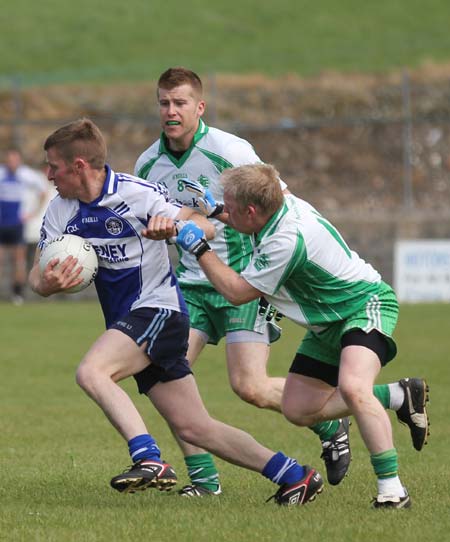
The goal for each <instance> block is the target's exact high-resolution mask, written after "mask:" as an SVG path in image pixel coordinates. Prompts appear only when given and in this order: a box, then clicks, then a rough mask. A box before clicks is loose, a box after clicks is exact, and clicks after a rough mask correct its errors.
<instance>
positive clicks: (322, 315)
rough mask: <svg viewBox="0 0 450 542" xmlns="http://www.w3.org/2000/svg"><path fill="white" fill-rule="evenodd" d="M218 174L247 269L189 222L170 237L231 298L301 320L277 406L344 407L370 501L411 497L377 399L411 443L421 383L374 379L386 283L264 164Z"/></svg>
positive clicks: (381, 503)
mask: <svg viewBox="0 0 450 542" xmlns="http://www.w3.org/2000/svg"><path fill="white" fill-rule="evenodd" d="M221 181H222V183H223V185H224V203H225V213H228V219H227V221H228V224H230V225H231V226H233V227H234V228H235V229H236V230H237V231H240V232H242V233H246V234H253V235H254V240H255V249H254V253H253V256H252V260H251V262H250V263H249V264H248V266H247V268H246V269H245V270H244V271H242V273H240V274H237V273H235V272H234V271H233V270H232V269H231V268H230V267H227V266H226V265H225V264H224V263H223V262H222V261H221V260H220V259H219V258H218V257H217V255H216V254H215V253H214V252H212V251H211V250H210V247H209V245H208V243H207V242H206V240H205V239H204V236H203V234H202V231H201V230H199V228H198V227H197V226H195V224H193V223H187V224H186V225H185V226H184V227H181V231H180V232H179V234H178V237H177V242H178V243H179V244H180V245H181V246H182V247H183V248H184V249H185V250H189V251H190V252H191V253H192V254H193V255H194V256H195V257H196V258H197V260H198V261H199V263H200V265H201V267H202V269H203V270H204V271H205V273H206V275H207V277H208V278H209V280H210V281H211V283H212V284H213V285H214V286H215V287H216V289H217V291H219V292H221V293H222V294H223V295H224V297H226V298H227V299H228V300H229V301H230V302H232V303H233V304H235V305H241V304H244V303H248V302H249V301H251V300H253V299H257V298H259V297H260V296H261V295H264V296H265V297H266V298H267V300H268V301H269V302H270V303H272V304H273V305H274V306H275V307H276V308H277V309H278V310H280V311H281V312H282V313H283V314H284V315H285V316H286V317H288V318H290V319H291V320H293V321H294V322H296V323H297V324H300V325H302V326H305V327H307V329H308V331H307V333H306V335H305V337H304V339H303V340H302V342H301V344H300V347H299V349H298V351H297V354H296V356H295V358H294V361H293V363H292V366H291V368H290V371H289V375H288V378H287V380H286V386H285V388H284V393H283V399H282V410H283V414H284V415H285V416H286V418H287V419H288V420H289V421H291V422H292V423H294V424H296V425H300V426H305V425H311V424H313V423H316V422H317V421H320V420H328V419H336V418H339V417H343V416H348V415H349V414H353V416H354V417H355V419H356V422H357V424H358V427H359V430H360V433H361V436H362V438H363V440H364V442H365V444H366V446H367V448H368V450H369V452H370V458H371V462H372V465H373V468H374V471H375V474H376V476H377V480H378V495H377V498H376V499H375V500H374V507H376V508H405V507H408V506H410V497H409V495H408V493H407V491H406V489H405V488H404V486H403V485H402V483H401V482H400V479H399V477H398V460H397V451H396V449H395V448H394V444H393V439H392V427H391V423H390V420H389V417H388V415H387V413H386V411H385V408H392V409H393V410H395V411H396V412H397V417H398V419H399V420H400V421H401V422H403V423H406V424H407V425H408V426H409V428H410V432H411V436H412V440H413V445H414V447H415V448H416V449H417V450H420V449H421V448H422V446H423V444H425V443H426V439H427V435H428V417H427V412H426V408H425V407H426V401H427V400H428V396H427V391H428V387H427V385H426V382H425V381H424V380H423V379H420V378H412V379H402V380H401V381H399V382H396V383H392V384H389V385H387V384H386V385H378V386H374V382H375V379H376V377H377V376H378V373H379V371H380V369H381V367H382V366H383V365H385V364H386V363H388V362H389V361H390V360H392V359H393V358H394V356H395V354H396V345H395V342H394V340H393V338H392V333H393V331H394V328H395V326H396V322H397V316H398V303H397V299H396V296H395V293H394V291H393V290H392V288H391V287H390V286H389V285H388V284H386V283H385V282H383V281H382V279H381V277H380V274H379V273H378V272H377V271H376V270H375V269H374V268H373V267H372V266H371V265H370V264H368V263H366V262H365V261H364V260H362V259H361V258H360V257H359V256H358V254H356V252H354V251H352V250H351V249H350V248H349V247H348V246H347V244H346V243H345V241H344V239H343V238H342V237H341V235H340V234H339V232H338V231H337V230H336V228H335V227H334V226H333V225H332V224H331V223H330V222H328V221H327V220H326V219H325V218H324V217H322V216H321V215H320V214H319V213H318V212H317V211H316V210H315V209H314V208H313V207H311V206H310V205H309V204H308V203H306V202H304V201H302V200H300V199H299V198H296V197H295V196H293V195H289V196H284V195H283V193H282V190H281V188H280V186H279V183H278V172H277V171H276V170H275V168H274V167H273V166H270V165H265V164H253V165H247V166H241V167H237V168H233V169H229V170H227V171H225V172H224V173H223V174H222V176H221Z"/></svg>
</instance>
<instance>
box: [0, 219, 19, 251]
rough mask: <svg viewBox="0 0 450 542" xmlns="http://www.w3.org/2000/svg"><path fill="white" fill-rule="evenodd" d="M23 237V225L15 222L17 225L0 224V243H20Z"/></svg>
mask: <svg viewBox="0 0 450 542" xmlns="http://www.w3.org/2000/svg"><path fill="white" fill-rule="evenodd" d="M23 243H24V239H23V225H22V224H17V226H0V245H11V246H13V245H22V244H23Z"/></svg>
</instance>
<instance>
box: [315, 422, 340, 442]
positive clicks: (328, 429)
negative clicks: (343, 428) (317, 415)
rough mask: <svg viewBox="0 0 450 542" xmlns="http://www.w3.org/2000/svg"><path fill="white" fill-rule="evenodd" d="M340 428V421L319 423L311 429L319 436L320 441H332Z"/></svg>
mask: <svg viewBox="0 0 450 542" xmlns="http://www.w3.org/2000/svg"><path fill="white" fill-rule="evenodd" d="M338 427H339V420H331V421H328V422H319V423H315V424H314V425H311V427H310V428H309V429H311V431H314V433H315V434H316V435H318V436H319V438H320V440H330V438H331V437H332V436H333V435H334V434H335V433H336V431H337V428H338Z"/></svg>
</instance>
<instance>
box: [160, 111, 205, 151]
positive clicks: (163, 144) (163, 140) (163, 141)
mask: <svg viewBox="0 0 450 542" xmlns="http://www.w3.org/2000/svg"><path fill="white" fill-rule="evenodd" d="M208 130H209V128H208V126H207V125H206V124H205V123H204V122H203V120H202V119H199V121H198V127H197V130H196V132H195V134H194V137H193V139H192V142H191V144H190V146H189V148H188V149H187V150H186V152H185V153H184V154H183V156H182V158H181V160H180V161H184V160H185V157H188V156H189V155H190V154H191V151H192V149H193V148H194V147H195V145H197V143H198V142H199V141H200V139H201V138H202V137H203V136H204V135H206V134H207V133H208ZM158 154H159V155H161V154H166V155H167V156H169V158H170V159H171V160H175V161H177V159H176V158H175V157H174V156H173V155H172V154H171V153H170V151H169V148H168V146H167V137H166V134H165V133H164V132H161V137H160V138H159V150H158Z"/></svg>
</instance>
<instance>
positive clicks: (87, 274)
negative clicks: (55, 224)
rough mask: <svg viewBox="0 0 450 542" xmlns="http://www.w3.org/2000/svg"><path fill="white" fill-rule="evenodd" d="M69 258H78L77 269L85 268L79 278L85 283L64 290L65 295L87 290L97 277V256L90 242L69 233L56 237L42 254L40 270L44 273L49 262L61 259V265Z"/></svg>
mask: <svg viewBox="0 0 450 542" xmlns="http://www.w3.org/2000/svg"><path fill="white" fill-rule="evenodd" d="M68 256H73V257H74V258H77V260H78V264H77V267H79V266H82V267H83V270H82V271H81V273H80V275H79V278H82V279H83V282H82V283H81V284H78V285H77V286H72V288H68V289H67V290H64V293H70V294H73V293H75V292H81V290H84V289H85V288H87V287H88V286H89V284H91V283H92V282H93V281H94V279H95V276H96V275H97V270H98V259H97V254H96V253H95V250H94V247H93V246H92V245H91V243H90V242H89V241H87V240H86V239H83V238H82V237H79V236H78V235H70V234H68V233H66V234H64V235H60V236H59V237H55V239H52V240H51V241H50V242H49V244H48V245H47V246H46V247H45V248H44V250H43V251H42V252H41V257H40V259H39V268H40V270H41V273H42V272H43V271H44V269H45V268H46V267H47V264H48V262H49V261H50V260H52V259H53V258H59V264H61V263H62V262H63V261H64V260H65V259H66V258H67V257H68Z"/></svg>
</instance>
